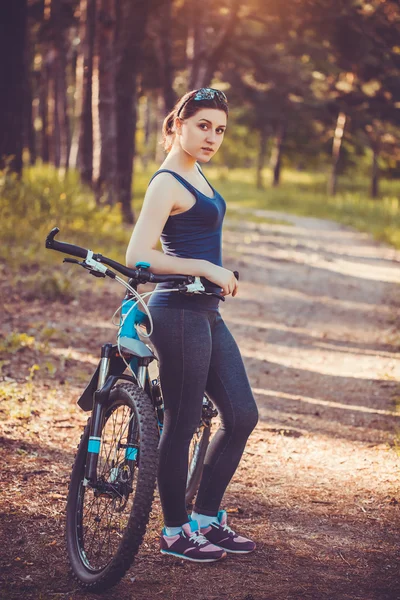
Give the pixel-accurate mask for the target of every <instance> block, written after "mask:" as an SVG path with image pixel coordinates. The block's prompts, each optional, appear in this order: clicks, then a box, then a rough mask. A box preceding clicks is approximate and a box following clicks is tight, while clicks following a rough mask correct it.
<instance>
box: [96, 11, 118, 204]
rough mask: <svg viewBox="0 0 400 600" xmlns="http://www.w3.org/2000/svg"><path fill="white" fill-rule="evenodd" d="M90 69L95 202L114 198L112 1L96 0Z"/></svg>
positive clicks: (114, 99) (113, 46)
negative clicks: (93, 41)
mask: <svg viewBox="0 0 400 600" xmlns="http://www.w3.org/2000/svg"><path fill="white" fill-rule="evenodd" d="M97 9H98V11H97V15H98V18H97V23H96V55H95V59H94V68H93V141H94V144H93V183H94V188H95V192H96V199H97V202H99V201H100V199H101V197H102V196H103V197H104V198H105V199H106V201H107V202H108V203H109V204H114V203H115V202H117V199H118V191H117V116H116V90H115V33H116V29H115V28H116V15H115V5H114V1H113V0H98V4H97Z"/></svg>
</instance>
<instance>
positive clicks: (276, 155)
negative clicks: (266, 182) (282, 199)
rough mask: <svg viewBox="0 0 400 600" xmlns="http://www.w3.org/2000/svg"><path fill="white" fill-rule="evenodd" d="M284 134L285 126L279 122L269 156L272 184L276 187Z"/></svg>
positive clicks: (278, 178) (279, 174)
mask: <svg viewBox="0 0 400 600" xmlns="http://www.w3.org/2000/svg"><path fill="white" fill-rule="evenodd" d="M285 135H286V126H285V124H284V123H281V124H279V125H278V127H277V133H276V137H275V146H274V149H273V151H272V156H271V167H272V171H273V179H272V185H273V186H274V187H278V185H279V184H280V180H281V168H282V154H283V143H284V140H285Z"/></svg>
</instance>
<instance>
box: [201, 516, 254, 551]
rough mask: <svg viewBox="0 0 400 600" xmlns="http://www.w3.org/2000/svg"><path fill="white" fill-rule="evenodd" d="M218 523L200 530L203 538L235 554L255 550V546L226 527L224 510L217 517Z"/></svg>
mask: <svg viewBox="0 0 400 600" xmlns="http://www.w3.org/2000/svg"><path fill="white" fill-rule="evenodd" d="M217 519H218V523H217V522H215V523H211V524H210V525H209V526H208V527H202V528H201V529H200V531H201V533H202V534H203V536H204V537H205V538H206V540H208V541H209V542H211V544H214V545H215V546H218V547H219V548H222V549H223V550H226V551H227V552H233V553H236V554H247V553H248V552H253V550H255V549H256V544H255V542H253V541H252V540H249V539H247V538H245V537H243V536H241V535H238V534H237V533H235V532H234V531H233V530H232V529H231V528H230V527H228V525H227V514H226V510H220V511H219V512H218V515H217Z"/></svg>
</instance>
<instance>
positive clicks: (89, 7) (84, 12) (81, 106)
mask: <svg viewBox="0 0 400 600" xmlns="http://www.w3.org/2000/svg"><path fill="white" fill-rule="evenodd" d="M95 20H96V0H81V2H80V26H79V37H80V40H81V43H80V52H79V55H78V59H77V64H76V88H75V89H76V98H75V102H76V104H75V131H74V137H73V142H72V144H71V154H70V164H71V166H77V167H78V169H79V171H80V174H81V177H82V180H83V181H85V182H86V183H89V184H91V183H92V172H93V119H92V74H93V50H94V36H95Z"/></svg>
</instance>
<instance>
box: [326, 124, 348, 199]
mask: <svg viewBox="0 0 400 600" xmlns="http://www.w3.org/2000/svg"><path fill="white" fill-rule="evenodd" d="M345 125H346V115H345V113H344V112H340V113H339V114H338V118H337V121H336V128H335V133H334V136H333V144H332V166H331V175H330V178H329V182H328V194H329V196H335V194H336V191H337V172H338V166H339V160H340V150H341V147H342V140H343V133H344V127H345Z"/></svg>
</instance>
